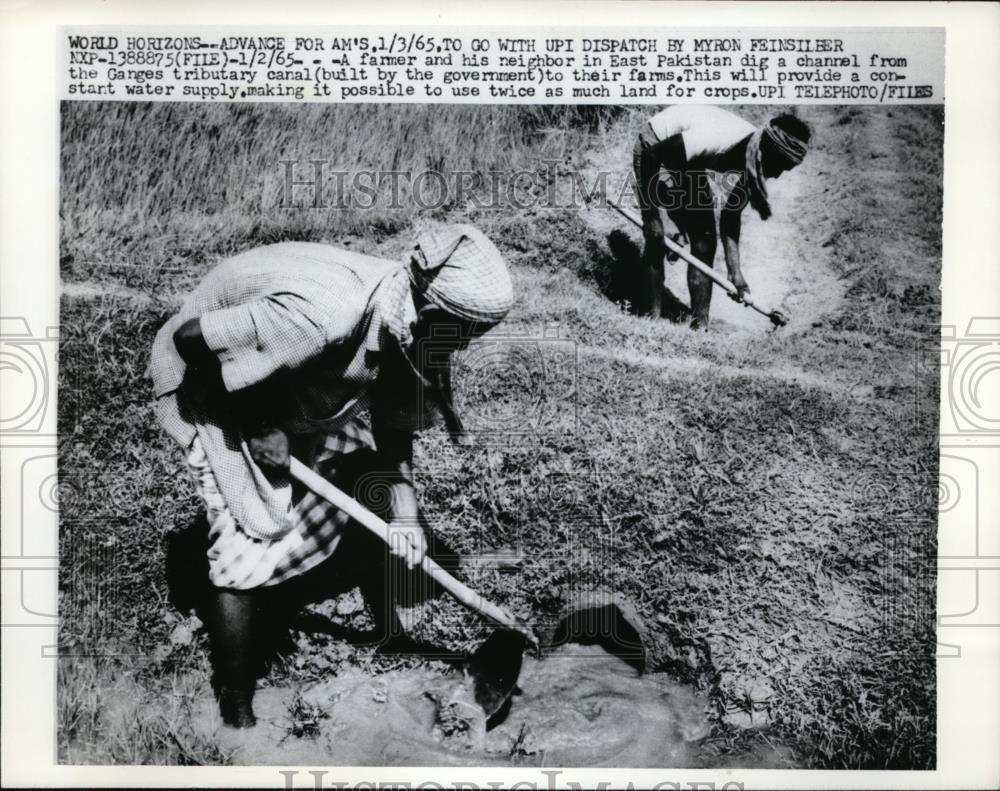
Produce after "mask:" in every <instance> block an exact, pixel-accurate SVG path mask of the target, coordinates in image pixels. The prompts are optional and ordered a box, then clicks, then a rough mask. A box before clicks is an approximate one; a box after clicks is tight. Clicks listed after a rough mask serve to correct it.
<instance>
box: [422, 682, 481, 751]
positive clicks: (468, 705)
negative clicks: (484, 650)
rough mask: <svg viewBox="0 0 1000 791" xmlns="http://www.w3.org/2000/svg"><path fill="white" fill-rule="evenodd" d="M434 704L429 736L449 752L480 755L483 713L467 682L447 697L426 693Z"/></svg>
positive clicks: (438, 693)
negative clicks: (434, 711)
mask: <svg viewBox="0 0 1000 791" xmlns="http://www.w3.org/2000/svg"><path fill="white" fill-rule="evenodd" d="M427 696H428V697H429V698H430V699H431V700H433V701H434V703H435V705H436V706H437V712H436V714H435V716H434V728H433V731H432V733H433V735H434V737H435V738H436V739H438V740H440V741H441V743H442V744H443V745H444V746H445V747H447V748H449V749H452V750H455V749H457V750H464V751H471V752H476V753H481V752H483V750H484V749H485V748H486V713H485V712H484V711H483V710H482V708H480V706H479V705H478V704H477V703H476V698H475V691H474V690H473V687H472V683H471V680H468V679H467V680H466V681H465V682H464V683H462V684H461V685H459V686H458V687H456V688H455V689H454V690H453V691H452V692H451V694H448V695H442V694H441V692H435V691H430V692H428V693H427Z"/></svg>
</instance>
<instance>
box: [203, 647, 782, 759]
mask: <svg viewBox="0 0 1000 791" xmlns="http://www.w3.org/2000/svg"><path fill="white" fill-rule="evenodd" d="M460 689H461V677H460V676H458V675H456V674H441V673H436V672H434V671H432V670H425V669H418V670H405V671H404V670H399V671H391V672H388V673H384V674H382V675H381V676H378V677H375V678H373V677H372V676H371V675H369V674H366V673H365V672H363V671H362V670H350V671H348V672H345V673H342V674H341V675H339V676H337V677H335V678H332V679H330V680H329V681H326V682H323V683H320V684H318V685H316V686H313V687H311V688H309V689H306V690H302V691H296V690H291V689H276V688H271V689H262V690H259V691H258V692H257V696H256V699H255V709H256V711H257V715H258V720H259V722H258V725H257V726H256V727H255V728H252V729H248V730H244V731H236V730H232V729H229V728H224V727H221V724H220V722H219V719H218V715H217V714H216V713H215V706H214V703H212V704H211V705H210V704H209V703H208V702H206V703H205V706H204V709H203V711H202V713H201V715H200V717H199V719H200V723H199V725H200V727H203V728H205V729H207V730H210V731H213V732H214V733H215V736H216V738H217V740H218V741H219V743H220V745H221V746H223V747H224V748H225V749H228V750H232V751H233V755H232V762H233V763H234V764H241V765H245V764H309V765H320V764H322V765H333V766H336V765H340V766H352V765H353V766H359V765H360V766H365V765H367V766H372V765H376V766H381V765H390V766H448V765H519V766H630V767H664V766H671V767H693V766H706V765H713V766H720V765H734V764H733V763H732V759H733V758H735V759H736V761H737V763H738V764H741V765H758V766H759V765H774V766H780V765H787V756H783V755H779V754H777V753H776V754H775V756H774V758H773V760H767V759H765V760H764V761H763V763H762V761H761V757H760V756H752V757H748V758H747V759H746V760H742V759H740V758H738V757H734V756H728V757H727V760H721V759H720V758H719V755H718V752H717V750H716V751H715V752H714V753H713V752H712V751H711V750H706V749H705V745H704V743H703V741H702V740H704V738H705V737H706V736H707V735H708V733H709V723H708V718H707V711H706V703H707V701H706V699H704V698H703V697H700V696H698V695H697V694H695V692H694V691H693V690H692V689H691V688H690V687H688V686H687V685H684V684H681V683H679V682H677V681H676V680H675V679H672V678H671V677H669V676H667V675H664V674H656V673H654V674H647V675H644V676H640V675H639V674H638V673H637V672H636V670H634V669H633V668H632V667H630V666H629V665H627V664H625V663H624V662H622V661H621V660H620V659H618V658H616V657H613V656H611V655H609V654H607V653H605V652H604V651H603V649H601V648H599V647H596V646H579V645H570V646H565V647H563V648H561V649H559V650H557V651H556V652H554V653H553V654H551V655H549V656H547V657H546V658H545V659H544V660H543V661H538V660H535V659H532V658H529V657H526V658H525V662H524V667H523V669H522V672H521V676H520V680H519V691H518V692H517V693H516V694H515V696H514V697H513V698H512V701H511V706H510V709H509V712H508V714H507V716H506V719H505V720H504V721H503V722H502V723H500V724H498V725H496V726H495V727H494V728H492V729H491V730H489V731H485V729H484V723H482V722H478V723H477V722H475V721H474V720H475V718H470V719H471V720H473V721H472V722H471V724H470V725H469V726H468V727H467V728H466V727H465V726H464V725H462V724H459V726H458V727H455V723H454V722H452V723H451V727H449V725H448V723H447V718H446V717H444V716H442V714H443V711H444V709H443V708H442V706H443V702H444V701H447V700H449V699H454V697H455V695H454V693H455V691H456V690H460ZM443 726H444V727H443ZM710 753H711V754H710Z"/></svg>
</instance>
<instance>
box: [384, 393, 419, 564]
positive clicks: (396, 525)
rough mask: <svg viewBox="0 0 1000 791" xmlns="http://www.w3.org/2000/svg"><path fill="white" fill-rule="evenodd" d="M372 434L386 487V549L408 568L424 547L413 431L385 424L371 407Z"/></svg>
mask: <svg viewBox="0 0 1000 791" xmlns="http://www.w3.org/2000/svg"><path fill="white" fill-rule="evenodd" d="M372 434H373V436H374V439H375V447H376V450H377V452H378V457H379V461H380V462H381V466H382V470H381V471H380V472H381V473H382V474H383V475H385V478H386V482H387V483H388V485H389V487H390V493H391V503H392V513H391V516H390V519H389V527H390V529H391V532H390V538H391V540H392V543H391V544H390V547H389V548H390V550H391V551H392V553H393V554H394V555H397V556H399V557H401V558H402V559H403V560H404V561H405V562H406V565H407V566H408V567H409V568H413V567H414V566H418V565H420V562H421V560H422V558H423V555H424V552H425V551H426V549H427V544H426V539H425V537H424V531H423V528H422V527H421V526H420V520H419V516H420V508H419V505H418V503H417V492H416V489H415V487H414V485H413V433H412V432H411V431H402V430H399V429H396V428H395V427H387V426H386V425H385V424H384V423H383V422H382V421H381V420H380V419H379V416H378V411H377V410H375V411H374V413H373V419H372Z"/></svg>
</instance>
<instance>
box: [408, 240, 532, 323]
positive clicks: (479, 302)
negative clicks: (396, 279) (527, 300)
mask: <svg viewBox="0 0 1000 791" xmlns="http://www.w3.org/2000/svg"><path fill="white" fill-rule="evenodd" d="M408 272H409V275H410V280H411V281H412V283H413V286H414V288H415V289H416V290H417V291H419V292H420V293H422V294H423V295H424V296H425V297H426V298H427V300H428V301H429V302H431V303H432V304H433V305H436V306H437V307H439V308H441V309H442V310H445V311H447V312H448V313H451V314H452V315H453V316H458V317H459V318H463V319H467V320H469V321H480V322H484V323H486V324H496V323H497V322H498V321H500V320H501V319H502V318H503V317H504V316H506V315H507V312H508V311H509V310H510V309H511V306H512V305H513V304H514V288H513V285H512V284H511V281H510V273H509V272H508V271H507V264H506V263H504V260H503V257H502V256H501V255H500V251H499V250H497V248H496V246H495V245H494V244H493V242H491V241H490V240H489V239H487V238H486V236H485V235H484V234H483V233H482V232H481V231H479V230H478V229H476V228H473V227H472V226H471V225H452V226H449V227H447V228H445V229H443V230H441V231H436V232H430V233H423V234H421V235H420V236H419V237H418V238H417V245H416V247H415V248H414V249H413V252H412V253H411V254H410V266H409V269H408Z"/></svg>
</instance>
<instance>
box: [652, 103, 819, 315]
mask: <svg viewBox="0 0 1000 791" xmlns="http://www.w3.org/2000/svg"><path fill="white" fill-rule="evenodd" d="M810 136H811V135H810V132H809V128H808V127H807V126H806V125H805V124H804V123H803V122H802V121H800V120H799V119H798V118H796V117H795V116H793V115H779V116H777V117H776V118H773V119H771V120H770V121H769V122H768V123H767V124H765V125H764V126H763V127H761V128H760V129H755V128H754V127H753V125H752V124H750V123H749V122H747V121H745V120H743V119H742V118H739V117H738V116H736V115H733V114H732V113H730V112H728V111H726V110H723V109H720V108H718V107H714V106H691V105H675V106H673V107H668V108H667V109H665V110H662V111H661V112H659V113H657V114H656V115H654V116H653V117H652V118H650V119H649V123H648V124H646V125H645V126H644V127H643V129H642V131H641V132H640V133H639V139H638V141H637V142H636V145H635V150H634V152H633V167H634V169H635V177H636V183H637V187H638V192H639V203H640V205H641V207H642V221H643V235H644V236H645V240H646V245H645V249H644V251H643V271H644V272H645V274H646V276H647V277H648V278H649V280H648V283H649V285H648V291H647V290H646V289H643V290H644V291H646V292H647V293H646V294H642V295H639V296H640V298H641V299H640V305H639V306H638V312H640V313H645V314H648V315H653V316H659V315H660V313H661V308H662V293H663V256H664V255H665V254H666V253H667V250H666V246H665V245H664V243H663V238H664V236H665V235H667V236H670V237H671V238H672V239H674V240H678V239H681V238H682V237H687V240H688V242H689V244H690V246H691V252H692V253H693V254H694V255H695V256H697V257H698V258H699V259H700V260H702V261H704V262H705V263H706V264H708V266H712V265H713V262H714V260H715V249H716V245H717V239H718V237H719V236H721V237H722V249H723V252H724V254H725V256H726V267H727V269H728V270H729V279H730V280H731V281H732V283H733V285H735V286H736V288H737V296H736V297H735V299H737V300H739V299H741V298H742V296H743V294H744V293H745V292H747V291H749V290H750V287H749V286H748V285H747V282H746V279H745V278H744V277H743V272H742V270H741V268H740V221H741V215H742V212H743V209H744V208H745V207H746V205H747V203H749V204H750V205H751V206H753V208H754V209H755V210H756V212H757V213H758V214H759V215H760V218H761V219H762V220H766V219H767V218H768V217H770V216H771V206H770V204H769V202H768V198H767V185H766V180H767V179H769V178H777V177H778V176H780V175H781V174H782V173H784V172H785V171H786V170H790V169H791V168H793V167H795V166H796V165H798V164H799V163H800V162H801V161H802V159H803V157H805V154H806V146H807V144H808V143H809V139H810ZM710 170H711V171H716V172H717V173H720V174H722V175H723V179H722V181H723V182H724V183H723V189H724V190H728V193H727V194H725V195H724V204H723V207H722V211H721V213H720V215H719V223H718V233H717V232H716V222H715V211H714V197H713V193H712V187H711V184H710V180H709V174H708V171H710ZM687 280H688V291H689V293H690V296H691V328H692V329H706V328H707V327H708V321H709V317H708V314H709V306H710V304H711V301H712V281H711V279H709V278H708V277H706V276H705V275H703V274H702V273H700V272H698V271H697V270H696V269H694V268H693V267H688V275H687Z"/></svg>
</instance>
